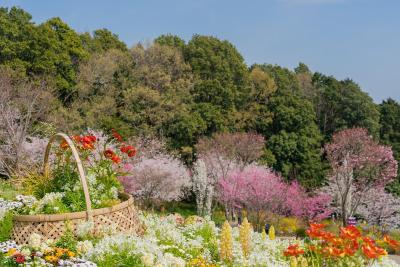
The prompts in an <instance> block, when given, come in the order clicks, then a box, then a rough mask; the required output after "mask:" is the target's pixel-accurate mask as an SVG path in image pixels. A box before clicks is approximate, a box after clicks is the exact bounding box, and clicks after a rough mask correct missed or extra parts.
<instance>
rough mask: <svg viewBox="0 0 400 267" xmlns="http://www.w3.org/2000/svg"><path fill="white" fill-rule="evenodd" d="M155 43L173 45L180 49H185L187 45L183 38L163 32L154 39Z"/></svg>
mask: <svg viewBox="0 0 400 267" xmlns="http://www.w3.org/2000/svg"><path fill="white" fill-rule="evenodd" d="M154 43H157V44H160V45H168V46H172V47H175V48H178V49H179V50H180V51H183V49H184V48H185V45H186V44H185V41H184V40H183V39H182V38H180V37H179V36H176V35H172V34H162V35H160V36H158V37H157V38H156V39H154Z"/></svg>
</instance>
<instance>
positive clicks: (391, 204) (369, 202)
mask: <svg viewBox="0 0 400 267" xmlns="http://www.w3.org/2000/svg"><path fill="white" fill-rule="evenodd" d="M358 213H359V214H360V215H361V216H362V217H363V218H364V219H366V220H367V221H368V223H370V224H372V225H377V226H379V227H381V228H383V229H388V228H389V229H393V228H398V226H399V222H400V199H399V198H396V197H395V196H393V195H392V194H390V193H386V192H385V190H384V188H381V187H380V188H373V189H371V190H370V191H369V193H368V197H365V198H363V199H362V201H361V203H360V206H359V209H358Z"/></svg>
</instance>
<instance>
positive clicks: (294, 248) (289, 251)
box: [283, 244, 304, 257]
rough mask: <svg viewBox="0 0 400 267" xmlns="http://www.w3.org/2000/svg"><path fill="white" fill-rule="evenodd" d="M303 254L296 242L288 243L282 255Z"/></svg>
mask: <svg viewBox="0 0 400 267" xmlns="http://www.w3.org/2000/svg"><path fill="white" fill-rule="evenodd" d="M301 254H304V250H302V249H299V245H298V244H293V245H290V246H289V247H288V248H287V249H286V250H285V251H284V252H283V255H285V256H286V257H289V256H295V257H296V256H298V255H301Z"/></svg>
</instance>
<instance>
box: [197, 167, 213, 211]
mask: <svg viewBox="0 0 400 267" xmlns="http://www.w3.org/2000/svg"><path fill="white" fill-rule="evenodd" d="M209 178H210V177H209V176H208V175H207V167H206V164H205V163H204V161H202V160H201V159H200V160H198V161H196V162H195V164H194V167H193V176H192V184H193V192H194V194H195V196H196V205H197V214H198V215H199V216H203V217H205V216H211V207H212V202H213V197H214V185H213V181H212V180H211V179H209Z"/></svg>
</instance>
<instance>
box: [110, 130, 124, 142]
mask: <svg viewBox="0 0 400 267" xmlns="http://www.w3.org/2000/svg"><path fill="white" fill-rule="evenodd" d="M111 132H112V135H113V137H114V138H115V139H116V140H117V141H119V142H122V140H123V138H122V136H121V135H120V134H119V133H117V131H116V130H115V129H111Z"/></svg>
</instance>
